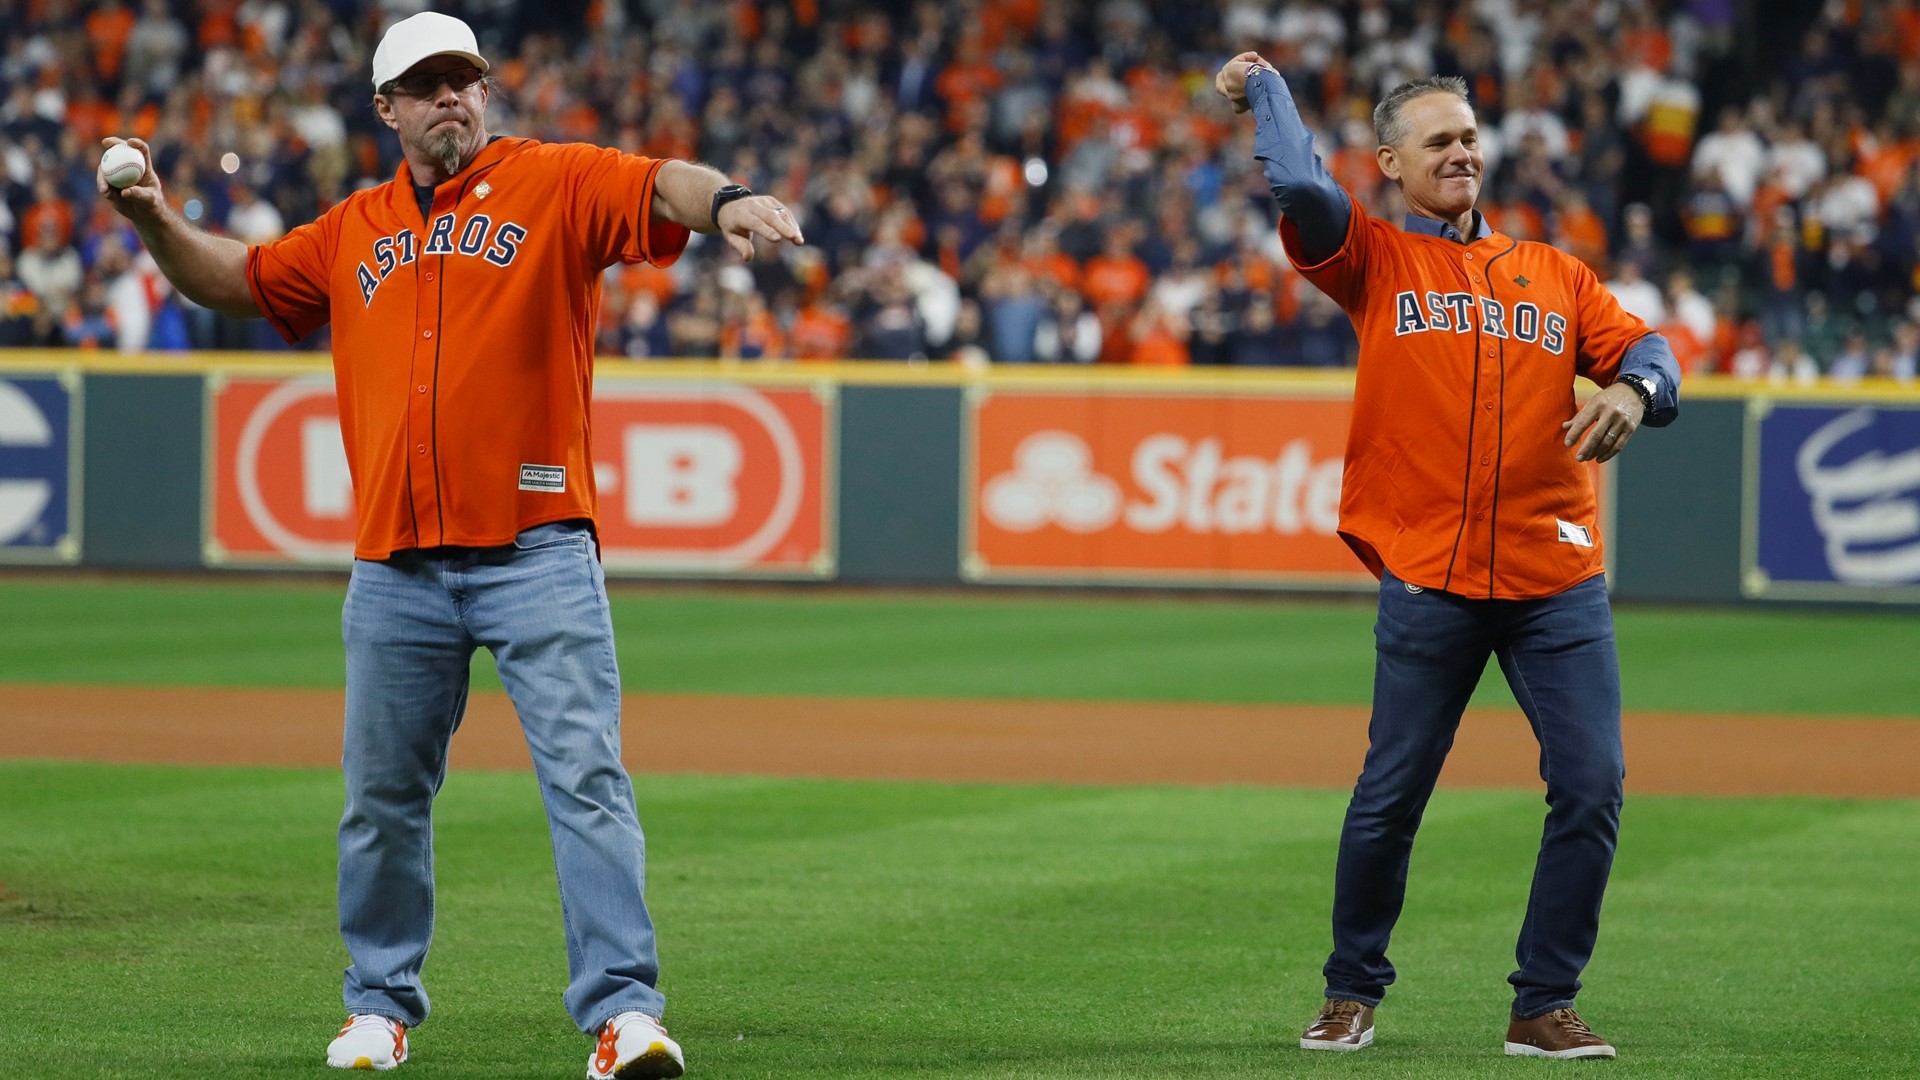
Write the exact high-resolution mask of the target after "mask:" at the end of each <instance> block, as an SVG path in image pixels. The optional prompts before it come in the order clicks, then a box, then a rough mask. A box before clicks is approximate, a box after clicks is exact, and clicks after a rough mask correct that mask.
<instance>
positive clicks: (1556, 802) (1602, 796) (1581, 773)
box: [1547, 768, 1626, 817]
mask: <svg viewBox="0 0 1920 1080" xmlns="http://www.w3.org/2000/svg"><path fill="white" fill-rule="evenodd" d="M1625 785H1626V774H1625V771H1624V770H1622V769H1618V768H1612V769H1608V768H1584V769H1572V770H1557V771H1556V772H1555V773H1554V776H1553V780H1552V782H1551V783H1549V784H1548V785H1547V798H1548V801H1549V802H1551V803H1552V804H1553V808H1554V809H1555V810H1556V811H1559V812H1561V813H1572V814H1580V815H1583V816H1584V815H1592V816H1600V817H1608V816H1611V817H1618V816H1619V814H1620V805H1621V803H1622V802H1623V801H1624V792H1625Z"/></svg>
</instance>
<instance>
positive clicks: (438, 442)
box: [247, 138, 688, 559]
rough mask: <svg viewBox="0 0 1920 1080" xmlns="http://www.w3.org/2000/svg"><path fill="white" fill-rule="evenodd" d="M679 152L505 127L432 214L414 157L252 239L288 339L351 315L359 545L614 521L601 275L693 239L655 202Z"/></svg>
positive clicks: (498, 535)
mask: <svg viewBox="0 0 1920 1080" xmlns="http://www.w3.org/2000/svg"><path fill="white" fill-rule="evenodd" d="M663 164H664V162H662V161H658V160H654V159H650V158H644V157H636V156H634V155H631V154H624V153H621V152H619V151H617V150H609V149H603V148H601V147H596V146H588V145H586V144H583V143H541V142H537V141H535V140H532V139H512V138H499V139H495V140H493V141H492V142H491V143H489V144H488V145H487V146H486V147H485V148H484V149H482V150H481V152H480V154H479V156H478V157H477V158H475V159H474V161H473V163H472V164H470V165H468V166H467V167H466V169H464V170H462V171H461V173H460V174H459V175H458V176H455V177H454V178H452V179H451V180H448V181H447V182H446V183H444V184H441V185H440V186H439V187H438V188H436V189H435V190H434V193H433V206H432V210H431V212H430V213H428V214H427V215H426V216H425V217H424V219H423V217H422V215H421V210H420V203H419V201H418V199H417V198H416V197H415V195H414V189H413V184H412V174H411V172H410V171H409V170H408V168H407V166H406V164H405V163H402V164H401V166H400V171H399V174H398V175H397V176H396V177H395V178H394V180H393V182H391V183H388V184H383V185H381V186H380V187H377V188H372V189H369V190H365V191H358V192H355V193H354V194H353V195H351V196H349V197H348V198H346V199H344V200H342V201H341V202H340V203H339V205H337V206H335V207H333V208H332V209H331V210H329V211H327V212H326V213H325V214H323V215H322V216H321V217H320V219H319V220H318V221H315V222H313V223H312V224H310V225H303V226H301V227H299V228H297V229H295V230H293V231H292V232H290V233H288V234H287V235H286V236H284V237H281V238H280V239H278V240H275V241H274V242H272V243H270V244H262V245H259V246H257V247H253V248H251V249H249V250H248V252H247V284H248V286H249V287H250V288H251V289H252V291H253V299H254V303H255V304H257V305H258V306H259V308H260V311H261V313H262V314H264V315H265V316H266V317H267V318H268V320H270V321H271V322H272V323H273V325H274V326H275V327H276V328H277V329H278V330H279V331H280V333H281V335H282V336H283V337H285V338H286V339H287V340H288V341H289V342H291V341H297V340H298V339H300V338H302V337H305V336H306V335H307V334H309V333H312V332H313V331H314V330H316V329H318V328H320V327H321V326H323V325H325V324H327V323H328V322H331V323H332V324H333V370H334V379H335V383H336V387H337V391H338V394H339V399H340V428H341V435H342V436H343V437H344V439H345V442H346V450H347V464H348V467H349V469H350V470H351V472H352V474H353V490H354V501H355V503H356V504H357V508H358V510H359V516H360V522H359V532H358V535H357V536H356V537H355V541H354V555H355V556H356V557H358V558H362V559H384V558H386V557H387V556H388V555H391V554H392V553H393V552H395V551H400V550H404V549H407V548H426V547H438V546H441V545H458V546H471V547H483V546H493V545H500V544H507V543H510V542H512V540H513V537H514V535H515V534H516V533H518V532H520V531H521V530H523V529H527V528H530V527H532V526H534V525H539V524H544V523H546V522H550V521H562V520H566V519H568V518H591V517H593V516H594V511H595V505H594V482H593V464H592V459H591V458H590V457H589V456H588V445H589V444H588V432H589V428H588V402H589V400H590V398H591V396H592V389H593V331H594V327H595V325H596V323H597V319H598V314H599V307H600V274H601V271H603V270H605V269H606V268H607V267H608V266H611V265H612V264H613V263H615V262H629V263H637V262H650V263H653V264H655V265H658V266H666V265H668V264H670V263H672V262H673V261H674V260H675V259H676V258H678V257H679V255H680V252H681V251H682V250H683V249H684V248H685V247H686V243H687V237H688V233H687V230H686V229H685V228H683V227H681V226H679V225H675V224H671V223H669V222H666V221H664V220H656V219H655V218H654V217H653V216H652V210H653V187H654V178H655V176H656V175H657V174H658V173H659V171H660V167H661V166H662V165H663Z"/></svg>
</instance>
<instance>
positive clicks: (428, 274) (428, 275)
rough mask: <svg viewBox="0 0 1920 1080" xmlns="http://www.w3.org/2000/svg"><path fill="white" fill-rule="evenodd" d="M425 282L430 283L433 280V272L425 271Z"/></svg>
mask: <svg viewBox="0 0 1920 1080" xmlns="http://www.w3.org/2000/svg"><path fill="white" fill-rule="evenodd" d="M427 280H428V281H432V280H433V271H431V270H429V271H427Z"/></svg>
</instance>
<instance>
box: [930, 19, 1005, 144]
mask: <svg viewBox="0 0 1920 1080" xmlns="http://www.w3.org/2000/svg"><path fill="white" fill-rule="evenodd" d="M1005 84H1006V80H1005V79H1003V78H1002V77H1001V75H1000V70H999V69H998V68H996V67H994V66H993V64H992V63H991V62H990V61H989V59H988V58H987V57H986V56H985V55H984V54H983V49H982V44H981V40H980V38H979V36H978V35H975V34H968V35H967V36H965V37H963V38H961V39H960V48H959V49H958V51H957V52H956V54H955V55H954V58H953V63H951V64H948V65H947V66H946V68H945V69H943V70H942V71H941V72H940V75H939V77H938V78H936V79H934V81H933V86H934V90H935V91H936V92H938V93H939V95H940V100H942V101H944V102H946V104H947V130H949V131H952V132H954V133H956V134H958V133H959V132H961V131H964V130H965V123H964V118H965V117H966V116H967V114H968V113H969V112H971V111H973V110H974V109H977V108H979V107H980V106H982V105H984V103H985V99H986V97H987V95H989V94H992V93H994V92H995V91H997V90H999V89H1000V88H1001V87H1002V86H1004V85H1005Z"/></svg>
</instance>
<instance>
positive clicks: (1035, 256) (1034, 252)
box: [1020, 222, 1080, 291]
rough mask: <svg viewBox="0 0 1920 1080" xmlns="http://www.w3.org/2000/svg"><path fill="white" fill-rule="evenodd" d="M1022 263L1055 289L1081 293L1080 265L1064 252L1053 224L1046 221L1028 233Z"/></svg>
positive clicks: (1024, 242)
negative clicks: (1079, 291) (1079, 290)
mask: <svg viewBox="0 0 1920 1080" xmlns="http://www.w3.org/2000/svg"><path fill="white" fill-rule="evenodd" d="M1020 261H1021V262H1022V263H1024V264H1025V265H1026V268H1027V273H1029V274H1032V275H1033V277H1034V280H1036V281H1039V282H1042V283H1044V284H1045V285H1046V287H1047V288H1049V289H1053V290H1060V291H1064V290H1078V289H1079V288H1080V264H1079V263H1077V262H1074V261H1073V257H1072V256H1070V255H1068V254H1067V253H1066V252H1064V251H1061V250H1060V234H1059V232H1058V230H1056V229H1055V228H1054V227H1053V226H1052V225H1051V224H1048V223H1046V222H1042V223H1041V224H1040V225H1039V226H1038V227H1037V228H1035V229H1033V230H1032V231H1031V232H1029V233H1027V235H1026V239H1025V240H1024V241H1023V242H1022V243H1021V248H1020Z"/></svg>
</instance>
